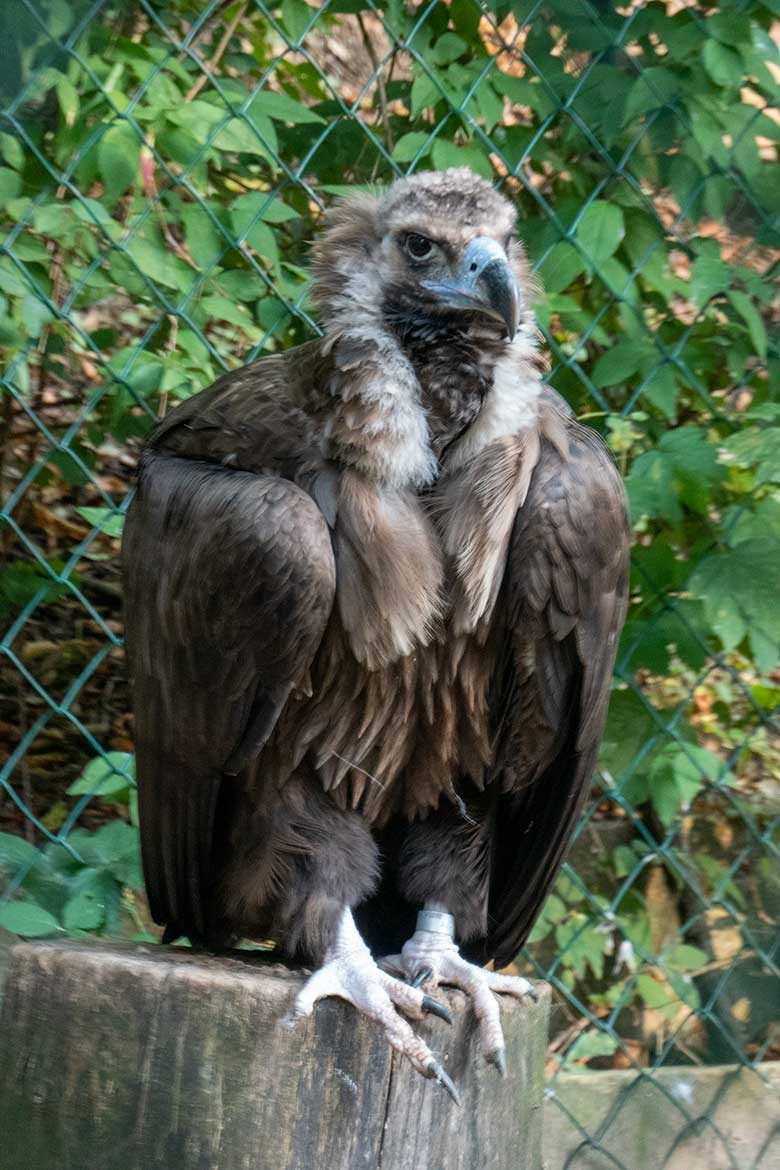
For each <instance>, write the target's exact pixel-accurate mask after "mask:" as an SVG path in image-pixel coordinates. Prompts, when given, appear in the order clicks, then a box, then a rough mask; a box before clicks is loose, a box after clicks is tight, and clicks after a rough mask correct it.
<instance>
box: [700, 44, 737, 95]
mask: <svg viewBox="0 0 780 1170" xmlns="http://www.w3.org/2000/svg"><path fill="white" fill-rule="evenodd" d="M702 61H703V62H704V68H705V69H706V70H707V72H708V73H709V75H710V77H711V78H712V80H713V81H714V82H715V84H716V85H721V86H725V87H728V88H731V89H734V88H736V87H737V86H739V85H741V84H742V79H743V76H744V71H743V68H742V61H741V59H740V57H739V54H738V53H735V52H734V50H733V49H728V48H726V46H725V45H722V44H721V43H720V42H719V41H716V40H708V41H705V42H704V49H703V51H702Z"/></svg>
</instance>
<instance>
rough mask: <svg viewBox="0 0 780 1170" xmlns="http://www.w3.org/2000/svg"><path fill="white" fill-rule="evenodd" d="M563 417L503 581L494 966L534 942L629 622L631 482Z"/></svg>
mask: <svg viewBox="0 0 780 1170" xmlns="http://www.w3.org/2000/svg"><path fill="white" fill-rule="evenodd" d="M565 425H566V436H567V443H566V444H564V445H563V449H561V444H560V443H557V444H555V445H554V444H552V443H548V442H543V444H542V450H541V454H540V458H539V462H538V463H537V466H536V469H535V471H534V474H533V477H532V479H531V484H530V487H529V491H528V496H527V498H526V501H525V503H524V505H523V507H522V508H521V509H520V511H519V513H518V516H517V520H516V522H515V527H514V532H513V536H512V544H511V548H510V553H509V559H508V565H507V574H506V579H505V582H504V605H505V608H506V623H507V626H508V635H509V636H508V637H507V638H506V640H505V650H504V655H503V662H502V665H501V668H500V670H499V672H498V676H497V685H496V690H495V694H494V696H493V710H494V711H495V712H496V715H497V740H496V742H497V752H496V765H495V775H494V780H496V781H497V782H498V784H499V789H500V792H501V796H500V797H499V809H498V815H497V817H496V829H495V840H494V850H493V865H492V871H491V883H490V902H489V921H490V937H489V938H488V941H487V945H486V950H485V956H484V957H486V958H487V957H492V958H494V959H495V961H496V964H497V965H503V964H505V963H507V962H509V961H510V960H511V959H512V958H513V957H514V955H515V954H516V953H517V951H518V950H519V949H520V947H521V946H522V945H523V943H524V942H525V941H526V939H527V937H528V934H529V933H530V930H531V928H532V926H533V923H534V920H535V918H536V916H537V914H538V913H539V910H540V909H541V906H542V903H543V901H544V899H545V897H546V896H547V894H548V892H549V890H550V887H551V886H552V884H553V882H554V880H555V877H556V875H557V872H558V869H559V867H560V865H561V863H562V861H563V857H564V853H565V849H566V846H567V845H568V843H569V841H570V839H571V836H572V833H573V832H574V830H575V828H576V825H577V822H578V820H579V817H580V814H581V810H582V806H583V804H584V801H585V798H586V796H587V793H588V789H589V785H590V780H591V776H592V772H593V768H594V766H595V761H596V753H597V750H598V744H599V739H600V737H601V733H602V730H603V727H604V720H605V717H606V710H607V704H608V701H609V693H610V682H611V677H612V669H613V666H614V662H615V655H616V652H617V645H618V639H619V636H620V631H621V629H622V626H623V621H624V619H625V611H626V598H627V579H628V547H629V537H628V523H627V511H626V501H625V492H624V489H623V485H622V483H621V480H620V477H619V475H618V474H617V471H616V469H615V466H614V464H613V462H612V459H611V456H610V454H609V452H608V451H607V449H606V448H605V447H604V445H603V444H602V443H601V441H600V439H599V437H598V436H597V435H596V434H595V433H594V432H591V431H589V430H586V429H585V428H582V427H579V426H578V425H577V424H575V423H573V422H568V421H567V422H566V424H565ZM566 447H568V450H566Z"/></svg>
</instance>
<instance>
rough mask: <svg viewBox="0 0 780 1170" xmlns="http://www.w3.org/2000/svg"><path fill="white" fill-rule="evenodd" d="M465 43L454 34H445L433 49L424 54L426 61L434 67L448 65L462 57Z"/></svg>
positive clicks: (465, 47)
mask: <svg viewBox="0 0 780 1170" xmlns="http://www.w3.org/2000/svg"><path fill="white" fill-rule="evenodd" d="M467 47H468V46H467V45H466V42H465V41H464V40H463V39H462V38H461V37H459V36H458V34H457V33H454V32H446V33H444V34H443V35H442V36H440V37H439V38H438V39H437V40H436V42H435V43H434V45H433V47H432V48H431V49H430V50H429V51H428V52H427V53H426V54H425V56H426V59H427V60H429V61H432V62H433V63H434V65H449V64H450V63H451V62H452V61H457V59H458V57H462V56H463V54H464V53H465V52H466V49H467Z"/></svg>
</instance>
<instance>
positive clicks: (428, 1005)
mask: <svg viewBox="0 0 780 1170" xmlns="http://www.w3.org/2000/svg"><path fill="white" fill-rule="evenodd" d="M422 1010H423V1011H424V1012H428V1014H429V1015H431V1016H438V1017H439V1019H440V1020H445V1021H446V1023H448V1024H451V1023H452V1012H451V1011H450V1009H449V1008H448V1007H445V1006H444V1004H443V1003H439V1001H438V999H433V997H432V996H430V995H424V996H423V1001H422Z"/></svg>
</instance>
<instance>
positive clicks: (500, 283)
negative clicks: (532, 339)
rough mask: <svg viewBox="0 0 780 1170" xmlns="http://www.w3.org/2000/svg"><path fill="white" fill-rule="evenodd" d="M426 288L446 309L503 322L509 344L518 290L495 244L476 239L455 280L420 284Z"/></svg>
mask: <svg viewBox="0 0 780 1170" xmlns="http://www.w3.org/2000/svg"><path fill="white" fill-rule="evenodd" d="M421 284H422V286H423V288H427V289H428V290H429V291H430V292H433V293H436V295H437V296H438V297H439V298H440V299H441V300H443V301H445V302H446V304H448V305H453V306H454V307H456V308H459V309H472V310H474V309H476V310H478V311H479V312H482V313H488V314H489V315H490V316H491V317H496V318H498V320H499V321H503V322H504V325H505V326H506V331H507V334H508V335H509V340H510V341H511V340H512V338H513V337H514V335H515V333H516V332H517V325H518V322H519V319H520V289H519V288H518V286H517V280H516V278H515V274H514V272H513V271H512V268H511V266H510V263H509V260H508V259H507V255H506V253H505V252H504V249H503V248H502V247H501V245H500V244H499V243H498V241H497V240H493V239H491V238H490V237H489V236H477V238H476V239H475V240H472V241H471V242H470V243H469V244H468V246H467V247H466V250H465V252H464V253H463V262H462V264H461V267H460V272H459V273H458V276H457V278H456V279H455V280H452V281H450V280H423V281H421Z"/></svg>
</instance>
